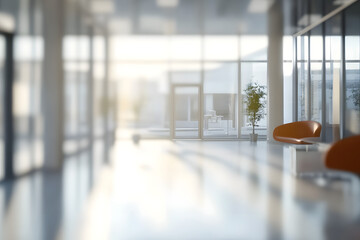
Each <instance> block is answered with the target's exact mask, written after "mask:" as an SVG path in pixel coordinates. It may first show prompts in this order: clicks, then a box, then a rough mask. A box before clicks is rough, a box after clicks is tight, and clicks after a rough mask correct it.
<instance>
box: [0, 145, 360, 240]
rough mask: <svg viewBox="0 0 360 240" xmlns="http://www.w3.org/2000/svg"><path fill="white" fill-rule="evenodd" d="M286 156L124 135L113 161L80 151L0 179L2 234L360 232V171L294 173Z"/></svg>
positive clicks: (274, 235)
mask: <svg viewBox="0 0 360 240" xmlns="http://www.w3.org/2000/svg"><path fill="white" fill-rule="evenodd" d="M288 157H289V156H288V154H287V149H286V148H284V147H283V146H282V145H278V144H270V143H266V142H261V141H260V142H258V143H257V144H251V143H249V142H238V141H234V142H231V141H226V142H216V141H209V142H206V141H174V142H172V141H168V140H143V141H140V144H139V145H134V144H133V143H132V142H131V141H118V142H117V143H116V147H115V151H114V159H113V162H112V164H111V165H110V166H105V167H103V168H101V169H99V167H98V166H99V164H98V162H99V161H98V160H97V164H92V165H89V164H88V158H87V155H86V153H83V155H81V156H77V157H76V158H75V157H74V158H71V159H68V160H67V161H66V164H65V166H64V170H63V171H62V172H59V173H54V172H52V173H36V174H34V175H32V176H29V177H25V178H22V179H20V180H18V181H17V182H16V183H14V184H2V185H0V201H1V202H0V204H1V207H0V216H1V221H2V224H1V229H0V230H1V232H0V234H1V236H0V238H1V239H86V240H88V239H359V236H360V183H359V179H358V178H357V177H355V176H353V175H348V176H346V178H345V179H342V180H338V179H331V178H329V179H322V180H319V179H318V178H305V179H299V178H294V177H292V176H291V175H289V174H288V173H287V172H286V171H284V168H286V167H285V166H286V163H287V162H288V160H289V159H288ZM89 166H96V169H91V167H89Z"/></svg>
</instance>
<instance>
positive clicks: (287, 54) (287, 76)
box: [283, 36, 294, 123]
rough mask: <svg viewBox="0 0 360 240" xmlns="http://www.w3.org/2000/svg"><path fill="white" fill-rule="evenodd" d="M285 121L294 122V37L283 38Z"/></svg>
mask: <svg viewBox="0 0 360 240" xmlns="http://www.w3.org/2000/svg"><path fill="white" fill-rule="evenodd" d="M283 44H284V45H283V59H284V62H283V70H284V71H283V74H284V123H289V122H293V103H294V100H293V95H294V94H293V47H294V44H293V37H292V36H285V37H284V38H283Z"/></svg>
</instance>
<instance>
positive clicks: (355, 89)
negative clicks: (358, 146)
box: [344, 3, 360, 136]
mask: <svg viewBox="0 0 360 240" xmlns="http://www.w3.org/2000/svg"><path fill="white" fill-rule="evenodd" d="M359 11H360V4H359V3H357V4H354V5H353V6H352V7H350V8H349V9H347V10H346V11H345V46H346V47H345V69H346V76H345V79H346V83H345V91H344V92H345V101H346V104H345V131H344V135H345V136H351V135H356V134H360V28H359V25H360V16H359Z"/></svg>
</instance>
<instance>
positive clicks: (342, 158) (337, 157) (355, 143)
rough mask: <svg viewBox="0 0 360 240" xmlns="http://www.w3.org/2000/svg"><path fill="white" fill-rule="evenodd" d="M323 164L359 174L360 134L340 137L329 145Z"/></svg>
mask: <svg viewBox="0 0 360 240" xmlns="http://www.w3.org/2000/svg"><path fill="white" fill-rule="evenodd" d="M325 166H326V167H328V168H331V169H336V170H342V171H348V172H354V173H357V174H360V135H357V136H353V137H349V138H345V139H342V140H340V141H338V142H336V143H335V144H334V145H332V146H331V148H330V149H329V151H328V152H327V153H326V156H325Z"/></svg>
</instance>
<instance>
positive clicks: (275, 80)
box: [267, 0, 284, 141]
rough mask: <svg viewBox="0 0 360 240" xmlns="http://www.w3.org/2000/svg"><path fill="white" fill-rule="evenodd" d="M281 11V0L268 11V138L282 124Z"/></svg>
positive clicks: (271, 138)
mask: <svg viewBox="0 0 360 240" xmlns="http://www.w3.org/2000/svg"><path fill="white" fill-rule="evenodd" d="M283 90H284V89H283V13H282V0H276V1H275V2H274V4H273V5H272V6H271V8H270V9H269V13H268V96H267V98H268V140H269V141H274V139H273V131H274V128H275V127H277V126H278V125H281V124H283V115H284V109H283V108H284V105H283V95H284V94H283Z"/></svg>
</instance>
